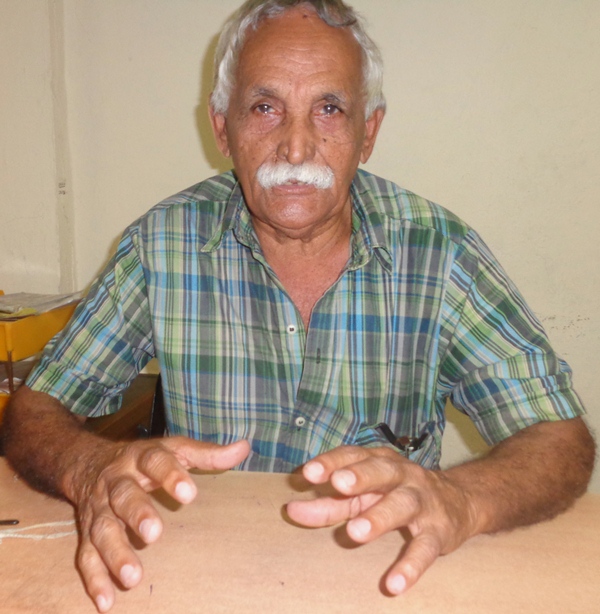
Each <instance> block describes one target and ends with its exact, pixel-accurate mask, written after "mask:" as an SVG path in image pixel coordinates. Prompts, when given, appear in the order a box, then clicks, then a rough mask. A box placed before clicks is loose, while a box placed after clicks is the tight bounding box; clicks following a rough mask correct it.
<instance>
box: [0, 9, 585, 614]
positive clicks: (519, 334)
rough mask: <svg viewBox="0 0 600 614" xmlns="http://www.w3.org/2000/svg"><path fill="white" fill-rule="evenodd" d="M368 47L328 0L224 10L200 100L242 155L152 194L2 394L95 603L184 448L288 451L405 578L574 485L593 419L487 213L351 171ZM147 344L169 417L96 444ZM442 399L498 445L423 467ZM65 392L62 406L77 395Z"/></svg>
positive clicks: (219, 464) (245, 461)
mask: <svg viewBox="0 0 600 614" xmlns="http://www.w3.org/2000/svg"><path fill="white" fill-rule="evenodd" d="M384 107H385V103H384V99H383V96H382V93H381V60H380V56H379V53H378V51H377V49H376V47H375V46H374V44H373V43H372V41H371V40H370V39H369V38H368V37H367V35H366V34H365V33H364V31H363V29H362V27H361V25H360V23H359V22H358V21H357V19H356V16H355V15H354V14H353V12H352V11H351V10H350V9H349V8H348V7H347V6H345V5H344V4H343V3H342V2H341V0H321V1H317V0H314V1H311V2H303V1H294V0H252V1H250V2H247V3H246V4H245V5H244V6H243V7H242V8H241V9H240V10H239V11H238V13H237V14H236V15H234V17H233V18H232V20H230V22H229V23H228V25H227V27H226V28H225V30H224V32H223V35H222V37H221V40H220V43H219V46H218V49H217V59H216V80H215V89H214V92H213V95H212V98H211V111H210V116H211V121H212V125H213V128H214V133H215V136H216V139H217V143H218V146H219V148H220V150H221V151H222V152H223V153H224V154H225V155H226V156H231V158H232V160H233V166H234V169H235V171H234V173H225V174H224V175H221V176H219V177H215V178H212V179H209V180H207V181H205V182H203V183H200V184H198V185H196V186H194V187H193V188H191V189H189V190H186V191H184V192H182V193H180V194H178V195H177V196H175V197H173V198H170V199H168V200H167V201H164V202H163V203H161V204H160V205H158V206H157V207H155V208H154V209H152V210H151V211H150V212H149V213H148V214H146V215H145V216H143V217H142V218H141V219H140V220H138V221H137V222H135V223H134V224H133V225H131V226H130V227H129V228H128V229H127V230H126V231H125V233H124V235H123V238H122V240H121V243H120V245H119V248H118V250H117V253H116V255H115V257H114V258H113V260H112V262H111V263H110V264H109V266H108V268H107V269H106V270H105V272H104V273H103V275H102V276H101V277H100V278H99V280H98V281H97V282H96V284H95V285H94V287H93V288H92V290H91V291H90V294H89V296H88V297H87V299H86V300H85V301H84V302H83V303H82V304H81V305H80V306H79V308H78V310H77V312H76V314H75V316H74V319H73V321H72V323H71V324H70V326H69V328H68V329H67V330H66V331H65V332H64V333H63V334H62V335H61V336H60V338H58V339H56V340H54V342H53V343H51V344H50V346H49V348H48V349H47V351H46V353H45V355H44V357H43V359H42V360H41V362H40V364H39V366H38V367H37V369H36V370H35V372H34V373H33V374H32V376H31V378H30V379H29V380H28V386H26V387H23V388H22V389H21V390H20V391H19V393H18V394H17V395H16V397H15V399H14V402H13V403H12V405H11V407H10V409H9V410H8V412H7V416H6V429H7V437H6V444H5V445H6V451H7V455H8V457H9V460H10V462H11V463H12V464H13V465H14V467H15V468H17V470H18V471H20V472H21V473H22V474H23V475H24V476H25V477H26V478H27V479H28V480H29V481H30V482H31V483H32V484H33V485H35V486H37V487H38V488H42V489H44V490H45V491H47V492H51V493H54V494H57V495H59V496H63V497H65V498H66V499H68V500H70V501H71V502H73V504H74V505H75V507H76V509H77V513H78V516H79V520H80V527H81V545H80V550H79V554H78V565H79V568H80V570H81V573H82V576H83V580H84V582H85V584H86V587H87V590H88V592H89V594H90V595H91V597H92V598H93V599H94V601H95V603H96V605H97V607H98V609H99V610H100V611H106V610H108V609H109V608H110V607H111V606H112V604H113V602H114V587H113V584H112V580H111V576H112V577H115V578H117V579H118V580H119V581H120V582H121V583H122V585H123V586H125V587H127V588H129V587H133V586H135V585H136V584H137V583H138V582H139V581H140V578H141V574H142V568H141V564H140V562H139V560H138V558H137V557H136V555H135V554H134V552H133V549H132V547H131V545H130V544H129V541H128V539H127V536H126V531H125V527H130V528H131V529H132V530H133V531H134V532H135V533H137V534H138V535H139V536H140V537H141V538H142V539H143V540H144V541H145V542H147V543H151V542H153V541H155V540H156V539H158V537H159V536H160V534H161V530H162V524H161V520H160V518H159V516H158V514H157V512H156V510H155V509H154V508H153V506H152V504H151V502H150V498H149V497H148V495H147V492H148V491H150V490H152V489H154V488H157V487H159V486H162V487H164V488H165V489H166V491H167V492H168V493H170V494H171V495H172V496H173V497H174V498H175V499H176V500H178V501H180V502H182V503H187V502H189V501H191V500H192V499H193V498H194V496H195V494H196V491H195V485H194V482H193V481H192V480H191V478H190V477H189V475H188V473H187V470H188V469H189V468H192V467H199V468H203V469H215V468H218V469H226V468H232V467H238V468H241V469H252V470H261V471H291V470H293V469H295V468H296V467H299V466H303V469H302V470H303V472H304V475H305V477H306V478H307V479H308V480H309V481H311V482H313V483H324V482H328V481H329V482H331V484H332V486H333V487H334V488H335V489H336V490H337V491H338V493H339V496H338V497H336V498H318V499H316V500H314V501H302V502H300V501H297V502H291V503H289V505H288V511H289V514H290V516H291V517H292V519H294V520H295V521H297V522H298V523H300V524H304V525H307V526H323V525H326V524H333V523H338V522H342V521H347V531H348V534H349V535H350V537H351V538H352V539H354V540H355V541H357V542H361V543H362V542H368V541H371V540H373V539H376V538H377V537H378V536H380V535H381V534H383V533H385V532H387V531H391V530H394V529H398V528H400V527H408V529H409V530H410V532H411V534H412V540H411V542H410V544H409V546H408V548H407V549H406V552H405V553H404V554H403V556H402V557H401V558H400V559H399V560H398V562H397V563H396V564H395V565H394V566H393V567H392V568H391V569H390V570H389V571H388V573H387V575H386V579H385V586H386V589H387V590H388V591H389V592H390V593H392V594H399V593H402V592H403V591H404V590H406V589H407V588H408V587H410V586H412V585H413V584H414V583H415V582H416V581H417V580H418V579H419V577H420V576H421V575H422V574H423V573H424V571H425V570H426V569H427V567H428V566H429V565H431V564H432V563H433V562H434V560H435V559H436V558H437V557H438V556H440V555H442V554H445V553H448V552H451V551H452V550H454V549H455V548H457V547H458V546H460V545H461V544H462V543H463V542H464V541H465V540H467V539H468V538H469V537H471V536H473V535H476V534H478V533H482V532H491V531H499V530H504V529H509V528H511V527H514V526H517V525H522V524H526V523H532V522H536V521H539V520H542V519H545V518H549V517H551V516H553V515H555V514H557V513H559V512H560V511H562V510H564V509H565V508H567V507H568V506H569V505H570V504H571V503H572V502H573V501H574V499H575V498H576V497H577V496H579V495H580V494H581V493H583V492H584V490H585V488H586V485H587V483H588V480H589V477H590V474H591V470H592V465H593V458H594V444H593V441H592V439H591V437H590V434H589V432H588V430H587V428H586V426H585V424H584V422H583V421H582V418H581V415H582V414H583V411H584V410H583V408H582V407H581V404H580V402H579V400H578V398H577V396H576V394H575V393H574V392H573V390H572V388H571V384H570V372H569V369H568V367H567V366H566V365H565V363H564V362H562V361H561V360H560V359H558V358H557V357H556V355H555V354H554V352H553V351H552V349H551V347H550V346H549V344H548V341H547V339H546V337H545V334H544V332H543V330H542V328H541V326H540V325H539V323H538V322H537V321H536V319H535V318H534V316H533V315H532V314H531V312H530V311H529V309H528V308H527V306H526V305H525V303H524V302H523V300H522V298H521V296H520V295H519V294H518V292H517V290H516V289H515V288H514V286H513V285H512V284H511V282H510V281H509V280H508V279H507V278H506V276H505V274H504V273H503V271H502V269H501V268H500V266H499V265H498V264H497V262H496V261H495V259H494V257H493V256H492V255H491V254H490V252H489V251H488V249H487V248H486V246H485V245H484V244H483V242H482V241H481V239H480V238H479V237H478V235H477V234H476V233H475V232H474V231H473V230H472V229H470V228H469V227H468V226H466V225H465V224H464V223H462V222H461V221H460V220H459V219H457V218H456V217H455V216H453V215H452V214H450V213H449V212H447V211H445V210H444V209H442V208H441V207H438V206H436V205H434V204H432V203H429V202H427V201H425V200H424V199H421V198H419V197H417V196H415V195H414V194H411V193H409V192H407V191H405V190H402V189H401V188H399V187H397V186H395V185H393V184H391V183H389V182H387V181H385V180H383V179H380V178H377V177H374V176H372V175H370V174H368V173H366V172H363V171H358V170H357V169H358V165H359V163H361V162H363V163H364V162H366V161H367V160H368V158H369V156H370V154H371V151H372V149H373V146H374V144H375V140H376V137H377V133H378V130H379V128H380V126H381V122H382V120H383V116H384ZM151 356H156V357H157V358H158V361H159V363H160V368H161V371H162V373H163V378H164V388H165V401H166V407H167V422H168V430H169V434H170V435H171V437H167V438H165V439H163V440H156V441H143V442H135V443H130V444H124V443H123V444H117V443H110V442H107V441H104V440H101V439H98V438H96V437H95V436H93V435H92V434H90V433H88V432H87V431H85V430H84V429H83V427H82V425H81V422H82V418H81V416H90V415H98V414H101V413H106V412H110V411H114V410H116V409H117V408H118V406H119V398H120V394H121V393H122V391H123V389H124V388H126V386H127V385H128V384H129V382H130V381H131V380H132V379H133V378H134V377H135V374H136V373H137V372H138V371H139V370H140V369H141V368H142V367H143V365H144V364H145V363H146V362H147V360H148V359H149V358H150V357H151ZM447 398H451V399H452V401H453V402H454V404H455V405H456V406H457V407H458V408H459V409H461V410H462V411H464V412H466V413H467V414H468V415H469V416H470V417H471V418H472V419H473V420H474V422H475V424H476V425H477V427H478V428H479V430H480V431H481V433H482V434H483V435H484V437H485V438H486V439H487V440H488V441H489V442H490V443H493V444H495V447H494V448H493V449H492V451H491V453H490V454H489V455H488V456H486V457H485V458H483V459H479V460H476V461H473V462H470V463H467V464H464V465H461V466H458V467H455V468H452V469H449V470H445V471H440V470H439V467H438V462H439V457H440V446H441V436H442V432H443V425H444V415H443V412H444V404H445V402H446V399H447ZM77 415H78V416H79V417H76V416H77Z"/></svg>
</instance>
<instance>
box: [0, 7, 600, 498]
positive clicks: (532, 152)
mask: <svg viewBox="0 0 600 614" xmlns="http://www.w3.org/2000/svg"><path fill="white" fill-rule="evenodd" d="M352 3H353V4H354V6H355V7H356V8H358V9H359V10H361V11H362V12H363V13H364V14H365V16H366V17H367V18H368V21H369V23H370V31H371V33H372V35H373V37H374V38H375V39H376V40H377V41H378V42H379V43H380V45H381V47H382V51H383V54H384V59H385V63H386V84H385V92H386V95H387V98H388V102H389V111H388V115H387V117H386V119H385V122H384V125H383V129H382V133H381V135H380V139H379V142H378V145H377V148H376V151H375V154H374V155H373V158H372V159H371V161H370V162H369V164H368V165H367V168H368V169H369V170H371V171H373V172H376V173H378V174H381V175H383V176H385V177H387V178H390V179H393V180H395V181H396V182H398V183H400V184H401V185H403V186H405V187H407V188H409V189H412V190H413V191H415V192H417V193H419V194H421V195H423V196H426V197H428V198H430V199H432V200H435V201H437V202H439V203H440V204H443V205H445V206H446V207H448V208H450V209H452V210H453V211H455V212H456V213H458V214H459V215H461V216H462V217H463V218H464V219H465V220H467V221H468V222H469V223H471V224H472V225H473V226H474V227H475V228H477V229H478V230H479V231H480V233H481V234H482V235H483V236H484V238H485V239H486V240H487V242H488V243H489V245H490V246H491V247H492V249H493V251H494V252H495V253H496V254H497V255H498V257H499V258H500V260H501V262H502V263H503V264H504V266H505V268H506V269H507V271H508V272H509V274H510V275H511V277H512V278H513V279H514V280H515V282H516V283H517V285H518V286H519V287H520V289H521V290H522V291H523V293H524V294H525V296H526V297H527V298H528V300H529V302H530V304H531V306H532V307H533V309H534V311H535V312H536V313H537V314H538V315H539V317H540V318H541V319H542V320H543V321H544V323H545V324H546V327H547V330H548V332H549V334H550V337H551V339H552V341H553V343H554V345H555V346H556V348H557V349H558V350H559V352H560V353H561V354H562V355H563V356H564V357H565V358H566V359H567V360H568V361H569V362H570V363H571V365H572V367H573V368H574V371H575V382H576V386H577V389H578V391H579V392H580V394H581V396H582V397H583V399H584V402H585V403H586V405H587V407H588V410H589V412H590V417H589V419H590V423H591V424H592V426H593V427H594V428H595V430H596V431H599V430H600V412H599V411H598V408H597V404H596V399H598V398H600V378H598V377H597V376H596V370H597V364H598V362H597V356H596V353H597V352H596V348H597V347H598V341H599V338H600V304H599V303H600V301H599V296H600V279H599V277H600V272H599V267H598V263H599V261H600V258H599V256H600V247H599V242H598V241H597V237H598V236H599V234H600V232H599V231H600V213H599V211H598V204H599V203H600V172H598V169H599V168H600V113H598V109H599V108H600V69H599V68H598V67H599V66H600V37H599V36H598V32H599V31H600V3H599V2H598V1H597V0H504V1H503V2H497V1H496V0H354V1H353V2H352ZM238 4H239V2H238V0H219V2H215V1H212V0H170V1H169V2H165V1H164V0H103V1H102V2H98V1H97V0H0V12H1V19H0V51H1V53H2V55H1V56H0V57H1V58H2V59H1V60H0V78H1V79H2V81H1V82H2V83H3V85H4V87H3V88H2V94H0V96H2V104H1V105H0V125H1V133H0V156H1V158H0V186H1V187H2V199H1V200H0V203H1V205H0V206H1V208H2V216H1V218H0V288H4V289H5V290H6V291H12V292H15V291H20V290H32V291H48V292H53V291H59V289H65V290H67V289H70V287H73V288H75V287H76V288H81V287H84V286H86V285H87V284H88V283H89V282H90V281H91V279H92V277H93V276H94V275H95V274H96V273H97V271H98V270H99V268H100V267H101V266H102V265H103V264H104V262H105V261H106V259H107V257H108V255H109V253H110V251H111V250H112V248H113V247H114V244H115V241H116V240H117V237H118V235H119V233H120V231H121V230H122V229H123V227H124V226H125V225H126V224H127V223H128V222H130V221H131V220H132V219H134V218H135V217H137V216H138V215H140V214H141V213H143V212H144V211H145V210H147V209H148V208H149V207H150V206H152V205H153V204H154V203H155V202H157V201H158V200H160V199H162V198H164V197H165V196H167V195H169V194H171V193H174V192H176V191H178V190H180V189H181V188H183V187H186V186H188V185H190V184H192V183H195V182H196V181H198V180H200V179H202V178H204V177H207V176H209V175H210V174H214V173H215V172H218V171H220V170H223V169H225V168H227V161H226V160H223V159H222V158H220V157H219V156H218V154H217V153H216V150H215V148H214V146H213V145H212V141H211V137H210V131H209V127H208V123H207V121H206V104H205V100H206V97H207V95H208V93H209V90H210V85H209V83H210V76H209V72H210V71H209V67H210V58H209V55H210V50H212V48H213V47H214V43H215V37H216V35H217V33H218V31H219V28H220V26H221V24H222V22H223V21H224V19H225V18H226V16H227V15H229V14H230V13H231V12H232V11H233V10H234V9H235V8H236V7H237V6H238ZM63 56H64V67H63ZM63 183H66V186H65V187H64V188H62V189H59V184H61V185H62V184H63ZM60 192H65V194H61V193H60ZM452 421H453V424H451V425H450V428H449V433H448V437H447V440H448V445H447V448H448V450H447V451H446V452H445V454H444V459H445V462H453V461H455V460H456V459H458V458H462V457H463V456H465V455H466V454H467V453H468V451H469V449H477V448H478V447H479V445H480V444H479V443H478V442H477V440H476V439H474V440H473V441H471V439H470V436H468V441H467V443H466V444H465V442H464V441H463V438H464V433H465V430H464V428H463V426H462V421H461V420H460V419H459V418H455V417H453V418H452ZM455 424H458V425H459V426H460V428H457V427H456V426H455ZM593 488H594V490H596V491H599V492H600V476H599V472H596V475H595V478H594V486H593Z"/></svg>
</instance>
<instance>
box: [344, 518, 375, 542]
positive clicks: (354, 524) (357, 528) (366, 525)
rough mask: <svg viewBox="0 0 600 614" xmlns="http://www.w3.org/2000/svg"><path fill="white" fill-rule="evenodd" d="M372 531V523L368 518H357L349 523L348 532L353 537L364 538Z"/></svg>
mask: <svg viewBox="0 0 600 614" xmlns="http://www.w3.org/2000/svg"><path fill="white" fill-rule="evenodd" d="M370 532H371V523H370V522H369V521H368V520H367V519H366V518H356V519H354V520H351V521H350V522H349V523H348V534H349V535H350V537H352V539H358V540H362V539H364V538H365V537H367V535H368V534H369V533H370Z"/></svg>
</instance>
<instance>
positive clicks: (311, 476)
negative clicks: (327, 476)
mask: <svg viewBox="0 0 600 614" xmlns="http://www.w3.org/2000/svg"><path fill="white" fill-rule="evenodd" d="M324 473H325V467H323V465H321V463H319V462H318V461H311V462H310V463H306V465H304V477H305V478H306V479H307V480H318V479H320V478H321V477H322V476H323V474H324Z"/></svg>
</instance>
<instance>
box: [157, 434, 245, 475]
mask: <svg viewBox="0 0 600 614" xmlns="http://www.w3.org/2000/svg"><path fill="white" fill-rule="evenodd" d="M161 443H162V444H163V445H164V446H166V447H167V448H169V449H170V450H171V451H172V452H173V454H175V456H176V457H177V458H178V460H179V462H180V463H181V464H182V465H183V466H184V467H185V468H186V469H201V470H203V471H214V470H225V469H231V468H232V467H235V466H236V465H238V464H239V463H241V462H242V461H243V460H244V459H245V458H246V457H247V456H248V454H249V453H250V444H249V442H248V441H246V440H245V439H240V440H239V441H236V442H234V443H230V444H228V445H226V446H222V445H219V444H216V443H207V442H204V441H195V440H192V439H188V438H187V437H168V438H165V439H163V440H161Z"/></svg>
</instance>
